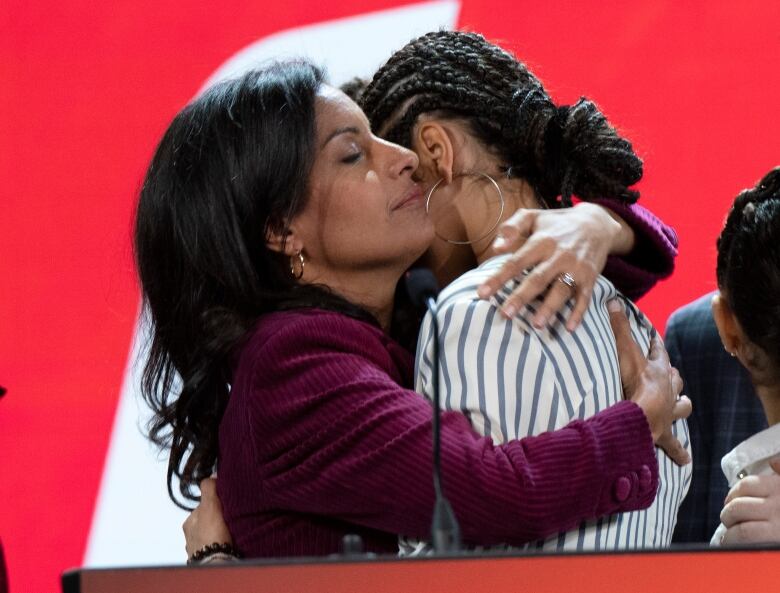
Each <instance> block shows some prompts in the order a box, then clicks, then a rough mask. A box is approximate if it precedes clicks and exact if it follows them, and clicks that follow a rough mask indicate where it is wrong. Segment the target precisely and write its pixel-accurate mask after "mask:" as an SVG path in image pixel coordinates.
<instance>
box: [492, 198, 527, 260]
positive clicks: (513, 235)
mask: <svg viewBox="0 0 780 593" xmlns="http://www.w3.org/2000/svg"><path fill="white" fill-rule="evenodd" d="M537 213H538V210H530V209H525V208H521V209H520V210H518V211H517V212H515V213H514V214H513V215H512V216H510V217H509V218H508V219H507V220H506V221H505V222H504V223H503V224H502V225H501V226H500V227H498V236H497V237H496V239H495V241H493V245H492V247H493V250H494V251H495V252H496V253H510V252H511V251H516V250H518V249H519V248H520V247H521V246H522V245H523V243H525V241H526V240H527V239H528V237H530V236H531V233H532V232H533V228H534V223H535V222H536V215H537Z"/></svg>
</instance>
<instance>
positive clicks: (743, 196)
mask: <svg viewBox="0 0 780 593" xmlns="http://www.w3.org/2000/svg"><path fill="white" fill-rule="evenodd" d="M717 246H718V264H717V278H718V287H719V288H720V290H721V292H723V293H724V296H725V297H726V301H727V302H728V305H729V308H730V309H731V310H732V312H733V313H734V315H735V316H736V318H737V320H738V321H739V324H740V325H741V326H742V330H743V331H744V332H745V335H746V336H747V337H748V339H749V340H750V341H751V342H753V343H754V344H755V345H757V346H759V347H760V348H761V349H762V350H763V351H764V352H765V353H766V355H767V356H768V359H769V364H770V365H771V366H772V367H773V368H774V370H775V372H774V373H772V374H773V375H774V376H775V377H777V374H780V167H776V168H774V169H772V170H771V171H770V172H769V173H767V174H766V175H765V176H764V178H763V179H761V181H759V182H758V184H757V185H756V186H755V187H754V188H751V189H746V190H744V191H742V192H741V193H740V194H739V195H738V196H737V198H736V200H734V205H733V206H732V207H731V210H730V211H729V213H728V216H727V218H726V224H725V225H724V227H723V230H722V231H721V233H720V236H719V237H718V242H717ZM776 373H777V374H776ZM778 378H780V377H778Z"/></svg>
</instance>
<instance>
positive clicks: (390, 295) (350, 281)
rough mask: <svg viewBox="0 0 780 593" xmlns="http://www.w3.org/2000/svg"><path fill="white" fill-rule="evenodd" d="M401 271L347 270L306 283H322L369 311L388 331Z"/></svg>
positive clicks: (401, 269) (400, 269) (402, 270)
mask: <svg viewBox="0 0 780 593" xmlns="http://www.w3.org/2000/svg"><path fill="white" fill-rule="evenodd" d="M377 268H379V266H377ZM404 271H405V268H399V269H393V270H389V269H373V270H365V271H350V272H348V273H341V274H329V275H328V276H329V277H328V278H324V277H318V278H314V277H313V278H312V279H310V280H309V282H310V283H312V284H323V285H325V286H327V287H328V288H330V289H331V290H332V291H333V292H335V293H337V294H339V295H341V296H342V297H344V298H345V299H347V300H348V301H349V302H350V303H353V304H355V305H358V306H360V307H362V308H363V309H365V310H366V311H368V312H369V313H371V315H373V316H374V317H375V318H376V320H377V321H378V322H379V325H380V326H381V327H382V329H383V330H384V331H386V332H387V331H389V330H390V324H391V322H392V318H393V304H394V301H395V289H396V286H397V285H398V280H399V279H400V278H401V276H402V275H403V272H404Z"/></svg>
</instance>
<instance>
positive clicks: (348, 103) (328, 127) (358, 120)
mask: <svg viewBox="0 0 780 593" xmlns="http://www.w3.org/2000/svg"><path fill="white" fill-rule="evenodd" d="M315 113H316V116H317V136H318V137H323V136H325V135H327V134H329V133H330V132H331V131H332V130H333V129H334V128H338V127H341V126H344V125H353V126H358V125H360V126H366V127H367V126H368V120H367V119H366V116H365V115H364V114H363V111H362V110H361V109H360V107H358V106H357V104H356V103H355V102H354V101H353V100H352V99H350V98H349V97H347V96H346V95H345V94H344V93H342V92H341V91H340V90H339V89H336V88H333V87H332V86H327V85H322V86H321V87H320V90H319V91H317V98H316V101H315Z"/></svg>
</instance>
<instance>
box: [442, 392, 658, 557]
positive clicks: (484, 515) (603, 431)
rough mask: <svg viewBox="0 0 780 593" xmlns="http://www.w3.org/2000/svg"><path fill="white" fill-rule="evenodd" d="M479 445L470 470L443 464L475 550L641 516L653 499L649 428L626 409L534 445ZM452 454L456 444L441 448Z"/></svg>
mask: <svg viewBox="0 0 780 593" xmlns="http://www.w3.org/2000/svg"><path fill="white" fill-rule="evenodd" d="M445 443H446V441H445ZM481 444H482V447H483V450H482V452H481V454H480V455H479V457H478V460H476V462H475V463H466V464H465V466H464V465H463V464H462V463H461V465H458V461H457V459H455V460H452V461H451V462H447V461H446V457H445V460H444V461H443V467H444V471H445V472H446V473H445V476H446V477H445V478H444V480H445V489H446V491H447V495H448V497H449V498H450V501H451V502H452V504H453V507H454V509H455V512H456V514H457V515H458V518H459V520H460V522H461V528H462V532H463V537H464V539H465V540H467V541H471V542H472V543H476V544H485V545H489V544H496V543H510V544H522V543H525V542H528V541H533V540H537V539H542V538H544V537H547V536H549V535H552V534H554V533H557V532H560V531H568V530H570V529H572V528H574V527H576V526H577V525H578V524H580V523H581V522H582V521H584V520H587V519H595V518H598V517H602V516H605V515H609V514H613V513H616V512H624V511H631V510H636V509H641V508H645V507H647V506H649V505H650V504H651V503H652V501H653V499H654V497H655V492H656V489H657V485H658V469H657V462H656V458H655V454H654V450H653V444H652V439H651V437H650V432H649V428H648V426H647V421H646V420H645V418H644V414H643V413H642V412H641V410H639V408H638V407H636V406H635V405H634V404H631V403H628V402H624V403H621V404H618V405H617V406H614V407H613V408H610V409H608V410H605V411H604V412H602V413H600V414H598V415H596V416H594V417H592V418H590V419H589V420H586V421H575V422H573V423H571V424H569V425H568V426H566V427H564V428H562V429H559V430H556V431H554V432H549V433H545V434H542V435H539V436H537V437H527V438H524V439H521V440H518V441H510V442H509V443H507V444H505V445H502V446H500V447H493V445H492V444H491V443H490V441H488V440H487V439H483V440H482V443H481ZM452 451H455V452H457V448H456V447H454V444H453V443H447V444H445V456H446V455H447V454H448V453H447V452H452ZM623 496H625V498H623ZM621 498H622V500H621Z"/></svg>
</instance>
